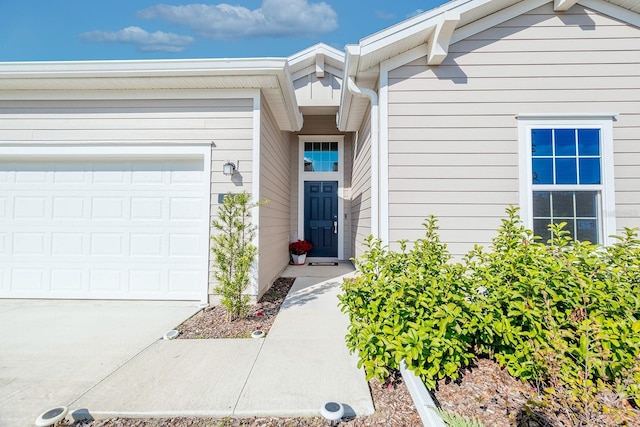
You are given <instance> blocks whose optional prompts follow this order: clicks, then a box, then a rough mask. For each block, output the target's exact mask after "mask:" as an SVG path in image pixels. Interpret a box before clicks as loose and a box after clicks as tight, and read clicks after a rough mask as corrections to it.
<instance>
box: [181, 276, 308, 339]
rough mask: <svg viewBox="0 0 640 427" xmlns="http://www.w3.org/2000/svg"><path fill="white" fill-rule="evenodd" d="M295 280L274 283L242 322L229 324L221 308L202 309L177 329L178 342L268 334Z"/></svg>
mask: <svg viewBox="0 0 640 427" xmlns="http://www.w3.org/2000/svg"><path fill="white" fill-rule="evenodd" d="M295 280H296V279H295V278H294V277H280V278H278V279H276V281H275V282H274V283H273V285H271V287H270V288H269V290H268V291H267V292H265V294H264V295H263V296H262V298H260V301H258V303H256V304H254V305H252V306H251V308H250V310H249V313H248V314H247V315H246V316H245V317H243V318H241V319H236V320H234V321H229V320H228V315H227V310H226V309H225V308H224V307H223V306H221V305H214V306H212V307H207V308H205V309H204V310H202V311H200V312H198V313H196V314H195V315H194V316H192V317H191V318H190V319H188V320H186V321H185V322H184V323H182V324H181V325H180V326H178V327H177V328H176V329H177V330H178V331H180V335H178V339H217V338H250V337H251V333H252V332H253V331H255V330H257V329H261V330H262V331H264V333H265V334H266V333H268V332H269V330H270V329H271V326H272V325H273V322H274V321H275V320H276V316H277V315H278V312H279V311H280V306H281V305H282V303H283V302H284V299H285V297H286V296H287V294H288V293H289V290H290V289H291V286H293V282H294V281H295Z"/></svg>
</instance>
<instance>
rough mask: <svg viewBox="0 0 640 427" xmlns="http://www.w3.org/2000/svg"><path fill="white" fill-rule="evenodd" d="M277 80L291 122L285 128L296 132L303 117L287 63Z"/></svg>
mask: <svg viewBox="0 0 640 427" xmlns="http://www.w3.org/2000/svg"><path fill="white" fill-rule="evenodd" d="M278 81H279V83H280V89H281V91H280V93H282V97H283V99H282V101H283V102H284V104H285V107H286V109H287V115H288V116H289V123H291V128H290V129H286V130H290V131H293V132H297V131H299V130H300V129H302V123H303V121H304V119H303V117H302V113H301V112H300V108H299V107H298V101H297V98H296V90H295V88H294V87H293V79H292V78H291V73H289V66H288V65H287V64H285V67H284V69H283V70H282V72H280V73H278Z"/></svg>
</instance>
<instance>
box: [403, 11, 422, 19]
mask: <svg viewBox="0 0 640 427" xmlns="http://www.w3.org/2000/svg"><path fill="white" fill-rule="evenodd" d="M423 12H424V10H422V9H416V10H414V11H413V12H411V13H409V14H408V15H407V18H411V17H414V16H416V15H420V14H421V13H423Z"/></svg>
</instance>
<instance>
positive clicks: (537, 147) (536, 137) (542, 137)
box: [531, 129, 553, 157]
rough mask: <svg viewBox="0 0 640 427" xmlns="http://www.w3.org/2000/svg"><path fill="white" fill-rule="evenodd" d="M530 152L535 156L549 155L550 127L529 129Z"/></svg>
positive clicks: (550, 152) (550, 151)
mask: <svg viewBox="0 0 640 427" xmlns="http://www.w3.org/2000/svg"><path fill="white" fill-rule="evenodd" d="M531 154H532V155H533V156H534V157H537V156H551V155H552V154H553V152H552V150H551V129H532V130H531Z"/></svg>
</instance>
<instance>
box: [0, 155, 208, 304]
mask: <svg viewBox="0 0 640 427" xmlns="http://www.w3.org/2000/svg"><path fill="white" fill-rule="evenodd" d="M16 158H24V159H31V160H34V159H42V158H46V159H56V158H60V159H62V158H66V159H69V158H75V159H85V158H86V159H96V158H99V159H138V158H156V159H157V158H170V159H176V158H198V159H202V162H203V171H202V173H203V176H204V177H205V178H206V179H203V181H202V187H201V190H200V191H202V193H203V199H204V200H206V201H207V203H206V204H205V206H203V207H202V209H203V210H205V212H202V213H203V214H205V215H204V216H205V217H206V221H202V224H201V228H200V233H202V235H203V236H207V242H208V240H209V236H210V232H211V231H210V228H209V227H210V215H211V212H210V206H211V143H203V144H188V145H186V144H173V145H172V146H139V145H124V144H119V143H118V144H110V145H100V146H96V145H87V144H85V145H84V146H81V145H76V144H60V145H56V146H51V145H49V146H44V145H43V144H20V145H19V146H16V145H13V144H0V161H1V160H2V159H16ZM204 247H205V250H206V255H205V256H204V257H203V260H202V264H200V268H201V270H200V271H201V272H202V273H203V278H202V280H203V283H202V284H201V291H200V301H201V302H202V303H207V302H208V300H209V255H210V246H209V244H208V243H207V244H206V245H204Z"/></svg>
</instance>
